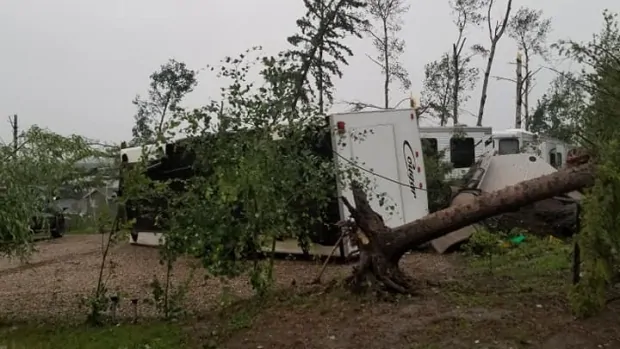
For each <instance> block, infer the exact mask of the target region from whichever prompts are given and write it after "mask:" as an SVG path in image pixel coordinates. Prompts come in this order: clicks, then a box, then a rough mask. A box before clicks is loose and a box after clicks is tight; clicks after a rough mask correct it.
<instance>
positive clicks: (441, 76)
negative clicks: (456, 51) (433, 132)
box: [418, 53, 454, 126]
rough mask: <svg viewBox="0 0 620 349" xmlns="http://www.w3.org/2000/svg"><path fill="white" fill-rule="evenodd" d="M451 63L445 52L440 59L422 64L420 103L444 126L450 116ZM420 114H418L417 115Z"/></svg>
mask: <svg viewBox="0 0 620 349" xmlns="http://www.w3.org/2000/svg"><path fill="white" fill-rule="evenodd" d="M453 83H454V77H453V76H452V65H451V64H450V55H449V54H447V53H446V54H445V55H444V56H443V57H442V58H441V59H440V60H438V61H434V62H431V63H427V64H426V65H425V66H424V82H423V85H422V86H423V87H422V96H421V98H420V103H421V104H422V106H423V109H422V110H423V111H424V112H425V113H426V112H428V113H430V114H431V115H432V116H434V117H436V118H438V119H439V124H440V125H441V126H445V125H446V123H447V122H448V119H450V118H451V117H452V114H451V112H452V108H451V107H450V106H451V105H452V103H451V102H452V87H453ZM418 116H420V115H418Z"/></svg>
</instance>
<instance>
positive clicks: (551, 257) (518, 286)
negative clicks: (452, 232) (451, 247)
mask: <svg viewBox="0 0 620 349" xmlns="http://www.w3.org/2000/svg"><path fill="white" fill-rule="evenodd" d="M475 235H476V234H475ZM511 237H512V236H510V235H508V234H493V233H489V232H485V231H483V232H479V233H477V236H474V237H473V238H472V239H471V241H470V242H469V243H468V245H467V246H465V251H466V252H465V253H464V255H463V258H464V260H465V263H466V265H467V268H466V273H467V276H466V277H464V278H462V279H459V280H458V281H455V282H453V283H449V284H447V285H446V287H445V291H446V296H447V297H449V298H451V301H452V302H453V303H455V304H460V305H465V306H491V305H493V304H497V303H506V302H507V301H508V302H510V301H514V302H522V301H527V300H529V299H533V298H537V299H547V298H556V297H566V295H567V294H568V289H569V287H570V280H571V271H570V269H571V253H572V244H571V243H570V241H561V240H558V239H554V238H540V237H537V236H533V235H525V239H524V240H523V241H522V242H520V243H516V244H515V243H512V242H511V241H510V239H511Z"/></svg>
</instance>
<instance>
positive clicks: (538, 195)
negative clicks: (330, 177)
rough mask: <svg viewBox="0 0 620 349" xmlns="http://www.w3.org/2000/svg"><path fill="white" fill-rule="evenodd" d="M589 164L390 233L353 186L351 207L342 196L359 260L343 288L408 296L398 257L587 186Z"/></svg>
mask: <svg viewBox="0 0 620 349" xmlns="http://www.w3.org/2000/svg"><path fill="white" fill-rule="evenodd" d="M592 170H593V167H592V165H590V164H585V165H580V166H577V167H573V168H569V169H563V170H560V171H558V172H555V173H553V174H550V175H546V176H543V177H539V178H535V179H531V180H528V181H524V182H521V183H519V184H517V185H514V186H510V187H507V188H504V189H502V190H498V191H495V192H493V193H489V194H485V195H481V196H479V197H478V198H477V199H476V200H475V201H473V202H471V203H469V204H466V205H459V206H452V207H449V208H447V209H445V210H441V211H438V212H435V213H432V214H429V215H428V216H426V217H424V218H421V219H418V220H416V221H414V222H411V223H408V224H405V225H402V226H399V227H396V228H393V229H390V228H388V227H387V226H385V224H384V222H383V218H382V217H381V216H380V215H379V214H378V213H376V212H375V211H373V210H372V208H371V207H370V204H369V202H368V199H367V196H366V194H365V193H364V191H363V190H362V189H361V188H360V187H359V186H358V185H355V184H354V185H353V196H354V201H355V207H353V205H351V203H349V202H348V201H347V200H346V198H342V201H343V203H344V205H345V206H346V207H347V208H348V210H349V212H350V213H351V216H352V217H353V219H354V220H355V224H356V226H357V227H356V229H354V230H353V231H357V233H356V234H351V239H352V241H353V242H354V243H355V244H357V246H358V247H359V249H360V262H359V264H358V265H357V266H356V267H355V268H354V271H353V275H351V276H350V277H349V278H348V279H347V282H348V285H349V286H350V287H351V289H352V290H354V291H364V290H368V289H369V288H378V289H380V290H386V291H389V292H397V293H413V292H414V286H413V283H412V279H411V278H410V277H409V276H407V275H406V274H405V273H403V272H402V271H401V270H400V269H399V268H398V262H399V260H400V258H401V257H402V256H403V255H404V254H405V253H406V252H407V251H410V250H412V249H414V248H415V247H417V246H419V245H420V244H422V243H425V242H428V241H431V240H433V239H436V238H438V237H441V236H443V235H445V234H448V233H450V232H452V231H454V230H457V229H460V228H462V227H465V226H467V225H470V224H473V223H476V222H478V221H481V220H483V219H487V218H490V217H493V216H496V215H498V214H502V213H506V212H510V211H514V210H517V209H519V208H520V207H522V206H525V205H528V204H531V203H534V202H537V201H540V200H544V199H547V198H550V197H553V196H557V195H561V194H564V193H567V192H571V191H574V190H578V189H582V188H584V187H588V186H591V185H592V183H593V181H594V178H593V175H592V173H593V171H592Z"/></svg>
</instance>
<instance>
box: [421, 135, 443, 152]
mask: <svg viewBox="0 0 620 349" xmlns="http://www.w3.org/2000/svg"><path fill="white" fill-rule="evenodd" d="M438 151H439V149H438V148H437V138H422V152H423V153H424V154H426V155H432V154H437V153H438Z"/></svg>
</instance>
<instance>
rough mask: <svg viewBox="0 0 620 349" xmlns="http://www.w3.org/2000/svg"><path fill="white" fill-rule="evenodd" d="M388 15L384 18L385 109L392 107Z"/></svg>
mask: <svg viewBox="0 0 620 349" xmlns="http://www.w3.org/2000/svg"><path fill="white" fill-rule="evenodd" d="M387 20H388V19H387V17H385V18H383V64H384V65H385V67H384V68H385V83H384V84H385V85H384V86H383V93H384V97H385V109H389V108H390V74H391V72H390V55H389V53H390V46H389V42H388V40H389V33H388V23H387Z"/></svg>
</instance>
